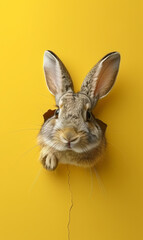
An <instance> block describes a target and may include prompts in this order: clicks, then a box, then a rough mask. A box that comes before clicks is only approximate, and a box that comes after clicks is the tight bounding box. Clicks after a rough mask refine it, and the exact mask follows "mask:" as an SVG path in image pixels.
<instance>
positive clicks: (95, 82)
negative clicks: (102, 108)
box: [81, 52, 120, 106]
mask: <svg viewBox="0 0 143 240" xmlns="http://www.w3.org/2000/svg"><path fill="white" fill-rule="evenodd" d="M119 63H120V54H119V53H118V52H112V53H109V54H107V55H106V56H104V57H103V58H102V59H101V60H100V61H99V62H98V63H97V64H96V65H95V66H94V67H93V68H92V69H91V71H90V72H89V73H88V74H87V76H86V77H85V79H84V81H83V84H82V86H81V92H82V93H85V94H86V95H87V96H89V97H90V99H91V101H92V103H93V106H95V104H96V102H97V101H98V99H99V98H102V97H104V96H105V95H107V94H108V92H109V91H110V90H111V88H112V86H113V84H114V82H115V79H116V76H117V73H118V70H119Z"/></svg>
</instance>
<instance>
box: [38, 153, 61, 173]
mask: <svg viewBox="0 0 143 240" xmlns="http://www.w3.org/2000/svg"><path fill="white" fill-rule="evenodd" d="M42 164H43V166H44V167H45V168H46V169H48V170H55V168H56V167H57V165H58V161H57V158H56V157H55V155H54V154H48V155H47V156H45V157H44V158H43V160H42Z"/></svg>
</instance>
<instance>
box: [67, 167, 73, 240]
mask: <svg viewBox="0 0 143 240" xmlns="http://www.w3.org/2000/svg"><path fill="white" fill-rule="evenodd" d="M67 170H68V186H69V191H70V203H71V204H70V208H69V218H68V224H67V230H68V240H70V223H71V211H72V208H73V196H72V191H71V185H70V169H69V166H67Z"/></svg>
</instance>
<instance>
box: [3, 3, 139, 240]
mask: <svg viewBox="0 0 143 240" xmlns="http://www.w3.org/2000/svg"><path fill="white" fill-rule="evenodd" d="M142 5H143V4H142V1H141V0H140V1H132V0H130V1H129V0H128V1H127V0H120V1H115V0H108V1H106V0H103V1H97V0H96V1H95V0H88V1H82V0H79V1H75V0H73V1H66V0H61V1H58V0H54V1H52V0H51V1H50V0H39V1H37V0H30V1H28V0H22V1H17V0H13V1H1V3H0V81H1V86H0V97H1V100H0V105H1V106H0V112H1V116H0V121H1V123H0V127H1V130H0V132H1V135H0V147H1V151H0V153H1V157H0V159H1V163H0V165H1V167H0V169H1V170H0V191H1V195H0V219H1V220H0V221H1V222H0V228H1V230H0V239H2V240H8V239H14V240H18V239H21V240H25V239H29V240H39V239H42V240H46V239H48V240H56V239H61V240H65V239H68V231H67V224H68V221H69V209H70V206H71V200H73V208H72V211H71V218H70V227H69V228H70V239H71V240H78V239H82V240H88V239H90V240H95V239H98V240H121V239H122V240H126V239H130V240H131V239H142V233H143V231H142V221H143V219H142V218H143V217H142V216H143V207H142V202H143V187H142V184H143V171H142V170H143V154H142V152H143V147H142V144H143V139H142V135H143V128H142V123H143V111H142V103H143V94H142V91H143V73H142V69H143V63H142V54H143V47H142V46H143V38H142V37H143V32H142V26H143V21H142ZM47 49H50V50H52V51H54V52H55V53H56V54H57V55H58V56H59V57H60V58H61V59H62V60H63V62H64V63H65V65H66V66H67V68H68V70H69V72H70V73H71V76H72V78H73V81H74V84H75V89H76V90H79V89H80V86H81V83H82V81H83V79H84V77H85V75H86V73H87V72H88V71H89V70H90V68H91V67H92V66H93V65H94V64H95V63H96V62H97V61H98V60H99V59H100V58H101V57H103V56H104V55H105V54H106V53H108V52H110V51H119V52H120V53H121V57H122V58H121V66H120V71H119V75H118V78H117V82H116V84H115V86H114V88H113V89H112V91H111V92H110V94H109V95H108V96H107V97H106V98H104V99H103V100H101V101H100V103H99V104H98V106H97V108H96V109H95V114H96V116H97V117H98V118H100V119H102V120H103V121H105V122H106V123H107V124H108V129H107V139H108V149H107V152H106V155H105V163H104V164H103V165H102V166H100V167H98V168H97V172H98V175H99V176H100V179H99V178H97V177H96V176H95V172H93V171H90V170H89V169H80V168H76V167H72V166H70V167H69V171H70V188H71V193H72V196H71V193H70V191H69V186H68V169H67V167H66V166H60V167H58V169H57V170H56V171H55V172H47V171H46V170H44V169H43V168H42V167H41V165H40V163H39V161H38V156H39V148H38V147H37V146H36V144H37V143H36V136H37V134H38V131H39V128H40V125H41V124H42V122H43V117H42V114H43V113H44V112H45V111H46V110H47V109H48V108H54V104H55V102H54V98H53V96H51V94H50V93H49V92H48V90H47V88H46V84H45V80H44V74H43V69H42V64H43V63H42V61H43V53H44V51H45V50H47ZM71 198H72V199H71Z"/></svg>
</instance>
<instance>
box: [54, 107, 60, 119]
mask: <svg viewBox="0 0 143 240" xmlns="http://www.w3.org/2000/svg"><path fill="white" fill-rule="evenodd" d="M59 111H60V110H59V109H56V111H55V116H56V118H58V115H59Z"/></svg>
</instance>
